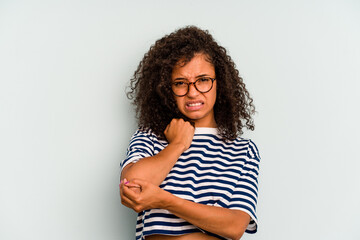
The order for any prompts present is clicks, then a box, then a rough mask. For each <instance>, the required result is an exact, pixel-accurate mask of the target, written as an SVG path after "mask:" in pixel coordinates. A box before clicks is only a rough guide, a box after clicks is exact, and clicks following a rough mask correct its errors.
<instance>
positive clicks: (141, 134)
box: [130, 128, 160, 143]
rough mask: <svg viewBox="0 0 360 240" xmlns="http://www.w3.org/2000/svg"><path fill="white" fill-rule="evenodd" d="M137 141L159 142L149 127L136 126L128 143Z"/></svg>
mask: <svg viewBox="0 0 360 240" xmlns="http://www.w3.org/2000/svg"><path fill="white" fill-rule="evenodd" d="M137 141H145V142H153V143H154V142H155V143H156V142H159V141H160V139H159V138H158V136H157V135H156V134H155V133H154V132H153V131H152V130H151V129H149V128H138V129H137V130H136V131H135V133H134V134H133V135H132V137H131V140H130V143H132V142H137Z"/></svg>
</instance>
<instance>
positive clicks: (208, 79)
mask: <svg viewBox="0 0 360 240" xmlns="http://www.w3.org/2000/svg"><path fill="white" fill-rule="evenodd" d="M198 81H199V82H202V83H207V82H209V81H210V78H206V77H204V78H199V79H198Z"/></svg>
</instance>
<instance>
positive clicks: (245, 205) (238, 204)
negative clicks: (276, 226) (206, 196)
mask: <svg viewBox="0 0 360 240" xmlns="http://www.w3.org/2000/svg"><path fill="white" fill-rule="evenodd" d="M259 163H260V155H259V151H258V149H257V147H256V145H255V144H254V143H253V142H252V141H251V140H249V142H248V149H247V154H246V161H245V164H244V167H243V169H242V171H241V173H240V177H239V179H238V181H237V183H236V186H235V189H234V192H233V194H232V196H231V200H230V203H229V209H237V210H241V211H244V212H246V213H247V214H249V215H250V217H251V220H250V223H249V225H248V227H247V229H246V232H247V233H256V232H257V217H256V205H257V198H258V176H259Z"/></svg>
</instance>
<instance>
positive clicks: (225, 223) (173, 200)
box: [162, 192, 250, 240]
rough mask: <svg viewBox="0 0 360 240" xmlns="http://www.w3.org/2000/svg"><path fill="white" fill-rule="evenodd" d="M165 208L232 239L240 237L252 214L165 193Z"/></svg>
mask: <svg viewBox="0 0 360 240" xmlns="http://www.w3.org/2000/svg"><path fill="white" fill-rule="evenodd" d="M163 194H164V197H163V201H162V203H163V205H164V206H163V208H165V209H167V210H168V211H170V212H172V213H173V214H175V215H176V216H178V217H180V218H182V219H184V220H186V221H188V222H190V223H191V224H193V225H195V226H197V227H199V228H201V229H204V230H206V231H209V232H212V233H215V234H217V235H220V236H224V237H227V238H231V239H234V240H235V239H236V240H238V239H240V238H241V236H242V235H243V233H244V232H245V230H246V227H247V225H248V224H249V221H250V216H249V215H248V214H247V213H245V212H243V211H240V210H231V209H227V208H222V207H216V206H209V205H204V204H199V203H194V202H191V201H188V200H184V199H182V198H179V197H176V196H174V195H172V194H170V193H168V192H165V193H163Z"/></svg>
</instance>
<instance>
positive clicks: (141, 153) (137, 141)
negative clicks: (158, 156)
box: [120, 130, 154, 171]
mask: <svg viewBox="0 0 360 240" xmlns="http://www.w3.org/2000/svg"><path fill="white" fill-rule="evenodd" d="M153 155H154V142H153V135H152V134H151V132H150V131H143V130H137V131H136V132H135V133H134V135H133V136H132V137H131V140H130V144H129V147H128V148H127V151H126V158H125V159H124V160H123V161H122V162H121V163H120V167H121V171H122V169H124V167H125V166H126V165H128V164H129V163H136V162H137V161H139V160H140V159H142V158H145V157H151V156H153Z"/></svg>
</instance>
